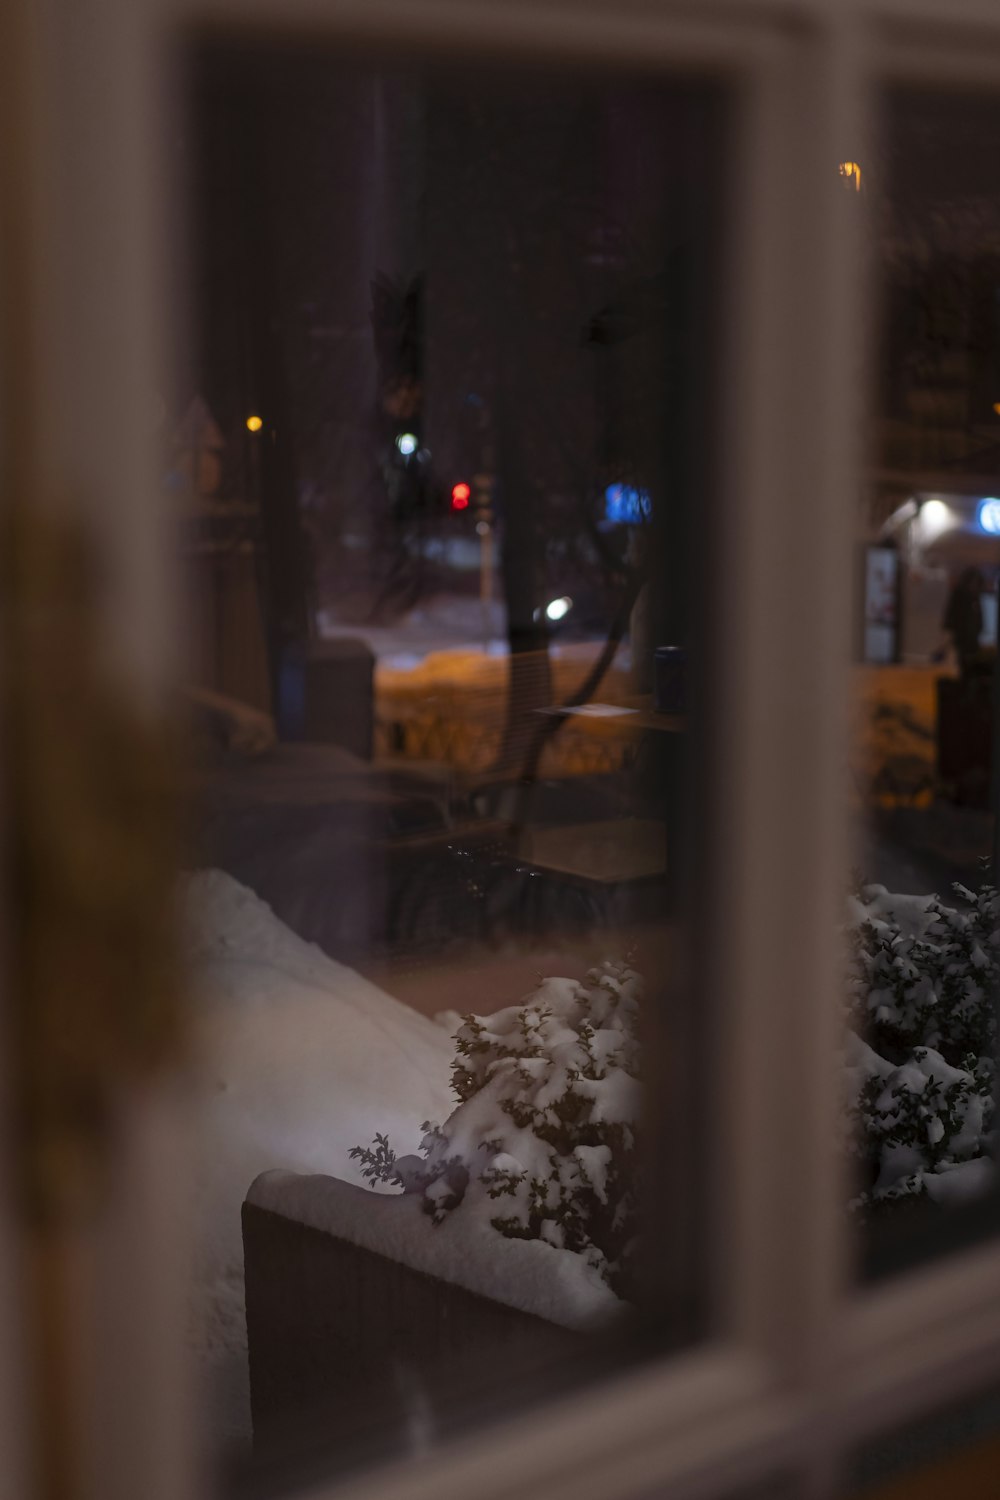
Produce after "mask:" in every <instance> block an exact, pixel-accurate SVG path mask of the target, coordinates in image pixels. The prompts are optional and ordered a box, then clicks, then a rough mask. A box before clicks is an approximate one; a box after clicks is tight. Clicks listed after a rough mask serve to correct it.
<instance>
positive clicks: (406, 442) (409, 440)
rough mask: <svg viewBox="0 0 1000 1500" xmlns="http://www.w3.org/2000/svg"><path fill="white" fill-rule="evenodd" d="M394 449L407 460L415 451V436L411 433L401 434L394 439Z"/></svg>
mask: <svg viewBox="0 0 1000 1500" xmlns="http://www.w3.org/2000/svg"><path fill="white" fill-rule="evenodd" d="M396 447H397V448H398V449H399V451H400V453H401V454H402V455H403V457H404V458H409V457H410V454H411V453H416V451H417V438H416V434H415V433H412V432H401V433H400V434H399V437H398V438H397V439H396Z"/></svg>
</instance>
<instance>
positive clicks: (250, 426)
mask: <svg viewBox="0 0 1000 1500" xmlns="http://www.w3.org/2000/svg"><path fill="white" fill-rule="evenodd" d="M263 425H264V419H263V417H247V430H248V431H249V432H259V431H260V429H261V428H262V427H263Z"/></svg>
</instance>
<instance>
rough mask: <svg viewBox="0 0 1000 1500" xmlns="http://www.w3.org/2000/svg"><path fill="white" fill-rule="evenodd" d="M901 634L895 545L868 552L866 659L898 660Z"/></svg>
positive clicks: (866, 563) (866, 553)
mask: <svg viewBox="0 0 1000 1500" xmlns="http://www.w3.org/2000/svg"><path fill="white" fill-rule="evenodd" d="M898 635H899V553H898V552H897V551H896V549H895V547H868V548H867V549H866V552H865V646H864V652H865V657H864V659H865V661H867V662H874V663H882V662H891V661H895V660H896V659H897V656H898V649H897V645H898Z"/></svg>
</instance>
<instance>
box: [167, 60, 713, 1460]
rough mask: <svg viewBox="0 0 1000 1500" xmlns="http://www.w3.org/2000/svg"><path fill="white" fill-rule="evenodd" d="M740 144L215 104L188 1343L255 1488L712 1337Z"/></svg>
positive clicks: (489, 73)
mask: <svg viewBox="0 0 1000 1500" xmlns="http://www.w3.org/2000/svg"><path fill="white" fill-rule="evenodd" d="M726 117H727V111H726V108H725V101H724V97H723V95H722V93H721V91H720V89H719V88H718V87H716V86H715V85H714V84H712V83H711V82H704V81H696V80H685V81H677V80H669V79H666V80H665V79H661V78H656V77H652V76H650V77H642V76H608V77H605V76H600V77H594V76H589V75H587V74H584V73H580V72H573V73H568V74H565V75H561V74H556V73H553V72H551V71H546V70H542V69H529V68H524V67H519V68H486V67H482V66H469V65H467V64H464V63H463V64H462V65H459V64H457V63H451V64H444V63H441V64H433V65H432V64H427V65H420V66H418V65H416V64H414V63H413V62H407V63H406V64H402V63H400V64H387V63H385V62H384V61H377V62H373V61H372V60H371V59H370V58H367V57H361V56H358V57H351V58H348V59H344V58H343V57H341V58H339V59H337V58H331V57H327V56H325V55H324V54H322V53H315V52H313V53H311V54H309V55H308V56H306V55H303V54H302V53H300V52H295V51H292V50H286V49H283V48H281V47H275V46H270V47H267V48H261V49H257V50H253V49H247V50H238V49H233V48H223V47H214V48H211V49H208V50H206V51H202V52H201V53H200V54H199V56H198V58H197V59H196V61H195V63H194V65H193V67H192V70H191V86H190V94H189V110H188V117H187V119H188V123H187V128H186V132H185V136H184V140H183V151H184V159H185V168H186V171H187V181H188V183H189V188H190V203H191V208H192V212H191V225H192V233H191V249H190V253H189V255H188V258H187V263H186V272H185V274H188V275H189V277H190V283H191V288H190V293H189V294H188V295H187V300H188V301H189V302H190V304H191V306H192V310H193V314H194V315H193V318H192V326H193V333H192V337H191V339H190V340H189V342H188V344H187V346H186V347H185V349H184V351H183V354H182V357H181V359H180V360H179V362H178V370H177V379H176V388H175V392H174V401H173V405H174V413H173V420H174V424H175V425H174V431H175V434H176V437H175V452H174V461H173V466H172V468H171V471H170V475H169V483H170V484H171V485H172V486H173V487H174V489H175V491H176V494H177V504H178V510H179V512H180V514H181V515H182V517H183V523H182V527H181V537H182V547H181V550H182V566H183V572H184V577H185V586H186V589H187V599H188V603H189V619H190V621H191V632H190V633H191V686H190V689H189V702H190V709H191V723H192V736H191V738H192V742H193V758H194V763H195V785H196V796H195V806H194V811H195V817H194V820H193V822H194V836H193V848H192V857H191V866H192V873H191V874H190V875H189V876H188V877H187V879H186V881H185V889H184V901H183V911H184V920H185V924H186V927H187V931H188V936H189V949H190V954H191V960H192V965H193V969H194V974H195V980H196V982H197V985H198V987H199V992H200V994H201V996H202V1001H201V1013H202V1015H203V1019H204V1025H203V1027H202V1031H201V1037H202V1042H203V1052H204V1058H205V1074H204V1098H203V1101H202V1109H201V1114H200V1129H201V1132H202V1152H201V1154H202V1183H201V1187H202V1199H201V1201H202V1212H201V1222H200V1246H201V1250H200V1262H199V1281H198V1294H197V1298H196V1306H195V1308H194V1312H193V1326H194V1337H195V1339H196V1342H197V1344H198V1347H199V1350H200V1352H201V1354H202V1356H203V1362H204V1365H205V1371H206V1381H207V1384H208V1399H207V1401H206V1410H207V1411H208V1413H209V1416H208V1422H209V1426H210V1428H211V1432H210V1440H211V1442H212V1443H213V1444H214V1445H215V1447H216V1449H217V1450H218V1451H220V1452H223V1451H226V1452H228V1453H229V1454H230V1455H232V1454H233V1453H234V1452H235V1453H242V1454H243V1455H244V1456H245V1457H247V1456H248V1444H249V1434H250V1420H251V1403H250V1399H249V1398H250V1396H252V1418H253V1429H254V1460H253V1462H254V1464H255V1465H256V1466H257V1467H258V1468H261V1467H264V1468H266V1466H267V1464H268V1463H269V1462H270V1461H271V1460H272V1459H273V1460H274V1461H275V1462H278V1463H279V1466H282V1465H285V1464H287V1460H288V1455H289V1454H290V1453H291V1452H294V1453H295V1454H296V1455H297V1457H298V1459H299V1461H300V1462H301V1463H303V1464H305V1463H306V1462H307V1455H310V1454H320V1452H321V1450H322V1457H319V1458H317V1462H319V1463H320V1464H321V1465H328V1464H329V1462H330V1455H329V1453H328V1452H327V1451H326V1450H327V1449H329V1448H331V1447H332V1448H333V1449H334V1450H335V1461H336V1462H337V1463H339V1464H341V1465H343V1464H347V1463H350V1462H354V1461H358V1460H361V1459H364V1458H365V1457H368V1456H371V1454H373V1453H375V1452H377V1453H379V1454H382V1455H385V1454H386V1453H391V1452H393V1451H420V1450H422V1449H424V1448H426V1447H427V1446H428V1445H429V1444H430V1443H433V1442H435V1441H438V1440H440V1439H441V1438H442V1437H443V1436H444V1435H446V1434H447V1433H448V1432H449V1431H451V1430H455V1429H456V1428H458V1427H460V1426H461V1425H462V1424H463V1423H465V1422H467V1421H468V1420H470V1419H472V1418H478V1417H485V1416H488V1415H489V1414H495V1413H499V1412H503V1411H505V1410H509V1409H511V1408H512V1407H514V1406H516V1405H518V1404H520V1403H522V1402H526V1401H527V1402H534V1401H537V1400H538V1399H539V1398H540V1397H541V1395H543V1394H545V1395H548V1394H552V1393H553V1392H555V1391H557V1390H559V1389H565V1388H567V1387H568V1386H570V1385H572V1384H574V1383H576V1384H579V1383H580V1382H583V1381H588V1380H593V1379H596V1378H598V1377H600V1376H601V1375H603V1374H605V1373H607V1372H608V1371H609V1370H611V1369H613V1368H615V1367H617V1366H618V1365H619V1364H620V1363H621V1361H622V1360H625V1359H635V1358H639V1357H642V1356H643V1355H644V1354H645V1353H647V1352H662V1351H663V1349H664V1348H665V1347H668V1346H670V1345H676V1344H678V1343H680V1342H682V1341H683V1340H686V1339H690V1338H692V1337H694V1336H697V1335H699V1334H700V1333H701V1331H702V1330H703V1329H704V1326H705V1317H704V1310H705V1300H706V1288H705V1286H704V1284H703V1279H702V1275H701V1271H700V1267H702V1266H703V1265H704V1264H705V1261H706V1257H705V1255H704V1254H703V1251H702V1249H701V1247H702V1246H703V1244H704V1235H705V1225H704V1221H703V1212H702V1207H703V1205H702V1196H703V1195H702V1194H701V1193H700V1192H699V1188H698V1185H699V1183H701V1182H703V1181H704V1180H705V1179H706V1177H707V1175H708V1174H709V1173H710V1171H711V1152H712V1141H711V1130H710V1121H709V1120H707V1119H705V1118H704V1115H705V1114H706V1113H707V1111H706V1107H705V1101H704V1098H703V1094H704V1090H703V1089H702V1088H701V1086H700V1085H699V1082H698V1079H699V1073H700V1069H701V1063H702V1061H703V1059H704V1056H705V1053H704V1047H703V1038H704V1036H705V1035H706V1034H707V1031H708V1028H709V1025H710V1021H711V1017H710V1015H709V1012H708V1008H707V1006H706V1004H705V1003H704V999H703V997H701V996H700V995H698V994H697V993H696V980H693V979H692V978H691V977H690V976H691V974H692V972H693V969H694V966H693V965H691V964H689V963H687V962H686V959H685V949H686V945H688V944H689V942H690V934H691V932H692V931H693V930H694V929H693V913H694V912H695V910H696V908H698V906H699V902H700V890H701V887H700V884H699V882H700V879H701V871H700V865H699V863H698V861H696V860H695V858H694V845H693V842H692V840H691V838H690V834H691V830H692V828H694V827H696V826H701V827H702V828H704V826H705V818H704V816H703V812H704V809H703V802H704V788H703V786H702V784H701V780H700V778H699V776H698V775H697V774H696V768H698V767H699V766H701V765H703V764H704V756H703V754H702V753H701V750H700V748H699V736H700V724H701V717H700V714H699V705H700V701H701V683H702V681H703V679H704V672H703V669H702V668H703V661H704V639H705V636H704V631H703V628H702V626H703V622H704V621H705V620H708V619H710V618H711V610H712V601H711V598H710V593H709V586H710V582H711V570H710V569H708V568H706V567H705V566H704V559H705V558H706V557H707V556H708V553H709V548H710V545H711V538H712V535H713V531H714V525H713V521H712V506H713V503H714V502H713V493H714V474H713V472H712V466H711V456H712V455H713V454H714V453H715V452H716V451H717V446H718V445H717V443H716V442H715V441H713V439H712V425H713V420H714V418H713V413H714V411H715V398H714V395H713V390H714V378H715V377H714V370H715V364H716V356H715V353H714V350H715V347H716V336H717V331H718V330H717V329H716V327H715V323H714V310H715V308H716V306H717V305H718V302H719V298H718V295H717V293H718V269H717V268H718V251H719V243H718V242H719V225H720V219H721V212H720V204H721V198H722V189H723V169H724V158H725V145H726V134H727V130H726ZM685 975H686V976H687V977H684V976H685ZM693 1143H697V1144H696V1145H694V1144H693ZM275 1169H278V1175H275ZM265 1172H269V1173H271V1174H272V1175H270V1176H267V1177H265V1178H263V1179H261V1177H260V1174H262V1173H265ZM251 1185H253V1186H251ZM372 1189H374V1191H372ZM248 1194H249V1199H248V1201H247V1204H246V1205H245V1207H244V1208H243V1240H242V1244H241V1238H240V1233H241V1230H240V1217H241V1204H243V1200H244V1199H245V1198H247V1195H248ZM244 1251H245V1256H244ZM244 1265H245V1283H244ZM244 1284H245V1298H246V1321H245V1322H244ZM637 1309H639V1310H640V1311H641V1317H638V1318H637V1316H636V1310H637ZM248 1334H249V1353H248V1341H247V1335H248ZM248 1371H249V1378H250V1389H249V1394H248V1383H247V1382H248ZM282 1472H283V1473H284V1472H285V1470H284V1468H282Z"/></svg>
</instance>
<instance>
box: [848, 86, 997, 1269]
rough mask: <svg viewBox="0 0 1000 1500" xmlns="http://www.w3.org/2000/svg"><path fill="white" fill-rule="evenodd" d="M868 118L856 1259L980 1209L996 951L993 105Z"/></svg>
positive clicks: (884, 1252)
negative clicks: (871, 412) (863, 1242)
mask: <svg viewBox="0 0 1000 1500" xmlns="http://www.w3.org/2000/svg"><path fill="white" fill-rule="evenodd" d="M881 124H882V129H881V137H880V144H879V149H878V150H877V151H875V152H874V154H873V161H872V164H871V170H866V172H865V174H864V178H863V180H859V181H858V182H855V186H859V187H860V190H861V191H860V198H859V203H858V211H859V212H860V213H862V214H863V215H864V216H865V217H866V219H867V225H868V228H869V231H870V234H871V237H872V242H873V246H874V251H875V256H876V261H877V265H878V270H879V302H878V311H879V321H878V329H877V345H876V348H877V356H876V363H875V372H874V375H875V390H876V396H877V401H876V406H875V423H874V429H873V441H874V460H873V465H872V469H871V471H870V477H869V483H868V485H867V489H866V494H865V509H864V517H863V527H864V530H863V538H864V539H863V544H862V547H861V558H860V567H859V571H858V577H859V589H858V595H859V598H858V610H857V617H858V633H857V646H858V655H859V657H860V662H861V664H860V665H859V667H858V674H857V680H858V696H857V706H858V714H857V725H856V736H855V752H854V767H853V774H854V786H855V789H856V793H857V798H858V801H859V804H860V806H861V807H862V808H863V810H864V814H865V817H864V827H863V833H862V839H861V847H860V849H859V854H858V859H859V866H860V869H859V876H858V881H857V889H856V892H855V895H854V897H853V898H852V902H851V918H850V924H849V963H850V986H851V1014H852V1026H853V1032H852V1036H851V1038H850V1039H849V1056H848V1079H849V1082H848V1093H849V1099H850V1105H851V1111H852V1115H853V1119H854V1123H855V1127H856V1137H855V1142H856V1148H857V1151H858V1153H859V1156H860V1173H859V1192H858V1198H857V1202H856V1205H855V1206H856V1207H859V1208H860V1209H861V1210H862V1212H863V1213H864V1215H865V1218H866V1222H867V1224H868V1228H869V1231H870V1232H869V1251H870V1260H871V1265H872V1268H873V1269H876V1270H878V1269H888V1268H891V1267H895V1266H900V1265H903V1264H905V1263H907V1262H908V1261H909V1260H911V1259H913V1258H914V1257H915V1256H919V1255H921V1254H924V1253H926V1252H927V1251H928V1250H929V1249H931V1248H934V1247H935V1246H942V1247H943V1246H944V1245H945V1244H947V1243H956V1242H957V1239H956V1236H958V1235H960V1234H962V1235H964V1234H966V1233H967V1232H970V1231H971V1230H972V1229H974V1228H981V1227H982V1225H984V1224H985V1223H986V1222H992V1218H991V1215H992V1202H991V1194H994V1192H995V1188H994V1174H993V1166H992V1139H993V1118H994V1090H995V1067H994V1057H995V1051H996V1002H997V977H998V972H997V971H998V959H1000V945H998V938H997V898H996V895H995V891H994V882H995V876H994V874H993V869H994V866H995V862H996V842H995V839H996V835H995V832H994V827H995V820H994V808H995V805H996V798H997V794H998V785H1000V782H998V776H997V771H996V764H997V762H996V756H997V753H998V752H997V750H996V749H995V748H994V745H995V744H996V741H997V736H996V735H995V733H994V725H995V724H996V723H1000V720H998V718H997V703H998V697H997V693H998V686H997V674H996V671H995V662H996V641H997V591H998V583H1000V534H998V532H1000V503H998V500H997V495H998V494H1000V418H998V413H1000V167H998V160H1000V158H998V155H997V146H998V145H1000V109H998V107H997V105H996V103H995V101H993V100H990V99H982V98H977V97H976V96H974V95H967V94H963V95H949V94H928V93H926V92H924V91H920V92H910V91H898V92H893V93H892V94H890V95H889V96H888V97H887V99H886V101H885V107H884V110H883V116H882V122H881ZM843 171H844V168H843V167H841V172H843ZM945 1209H947V1210H949V1211H951V1210H961V1212H947V1213H945V1212H943V1210H945ZM970 1213H971V1215H972V1216H971V1217H970ZM977 1215H978V1217H977ZM966 1225H967V1226H968V1227H965V1226H966ZM942 1235H943V1236H944V1238H942Z"/></svg>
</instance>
